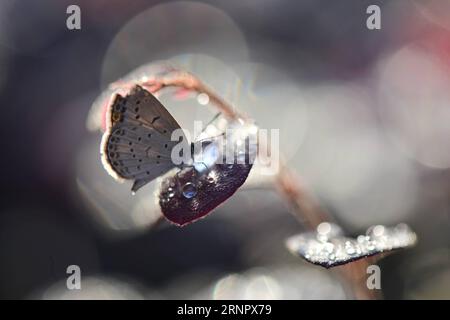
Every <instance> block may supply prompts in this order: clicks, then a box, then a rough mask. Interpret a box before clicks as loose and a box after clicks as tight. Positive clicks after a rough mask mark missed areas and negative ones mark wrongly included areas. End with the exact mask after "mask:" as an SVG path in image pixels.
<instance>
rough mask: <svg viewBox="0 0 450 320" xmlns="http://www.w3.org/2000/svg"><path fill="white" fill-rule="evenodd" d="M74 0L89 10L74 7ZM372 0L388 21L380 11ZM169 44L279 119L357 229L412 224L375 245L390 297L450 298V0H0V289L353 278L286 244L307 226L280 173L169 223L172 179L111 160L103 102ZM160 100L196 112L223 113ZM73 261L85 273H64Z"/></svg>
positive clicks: (218, 288)
mask: <svg viewBox="0 0 450 320" xmlns="http://www.w3.org/2000/svg"><path fill="white" fill-rule="evenodd" d="M71 4H76V5H78V6H79V7H80V9H81V29H80V30H68V28H67V27H66V19H67V18H68V16H69V15H68V14H66V9H67V7H68V6H69V5H71ZM372 4H376V5H379V6H380V8H381V29H380V30H368V29H367V27H366V20H367V18H368V16H369V15H368V14H367V13H366V9H367V7H368V6H369V5H372ZM161 60H165V61H170V62H171V63H173V64H175V65H178V66H180V67H182V68H185V69H187V70H189V71H191V72H193V73H195V74H196V75H198V76H199V77H200V78H201V79H202V80H204V81H205V82H206V83H207V84H209V85H210V86H211V87H213V88H214V89H215V90H216V91H217V92H219V93H220V94H221V95H222V96H223V97H224V98H226V99H227V100H228V101H230V102H232V103H233V104H234V105H236V106H237V107H238V108H240V109H242V110H243V111H245V112H247V113H249V114H251V115H252V116H253V117H254V118H255V119H256V121H257V122H258V123H259V125H260V127H261V128H265V129H271V128H275V129H280V147H281V151H282V152H283V153H284V154H285V156H286V159H287V161H288V164H289V165H290V166H292V167H293V168H295V170H296V171H297V172H298V174H299V175H300V176H301V177H302V179H303V180H304V181H305V182H306V183H307V185H308V186H309V187H310V190H311V191H312V192H313V193H314V194H315V195H316V197H317V198H318V199H319V200H320V203H321V204H322V205H323V206H324V207H325V208H326V209H327V210H329V211H330V212H331V213H332V214H333V216H334V217H335V218H336V220H337V221H338V222H339V223H340V224H341V226H342V227H343V228H344V229H345V231H346V232H347V234H349V235H357V234H360V233H363V232H365V230H366V229H367V227H369V226H370V225H372V224H385V225H393V224H396V223H398V222H406V223H408V224H409V225H410V226H411V227H412V228H413V230H415V231H416V233H417V235H418V238H419V242H418V245H417V246H416V247H415V248H413V249H409V250H405V251H402V252H399V253H396V254H393V255H390V256H388V257H386V258H384V259H383V260H381V261H380V263H379V265H380V267H381V271H382V274H381V281H382V289H383V295H384V298H386V299H432V298H438V299H449V298H450V289H449V288H450V259H449V244H450V233H449V231H450V222H449V212H450V143H449V142H450V105H449V103H450V3H449V2H448V1H446V0H442V1H438V0H433V1H419V0H417V1H414V0H397V1H377V0H370V1H369V0H367V1H365V0H347V1H332V0H328V1H324V0H301V1H287V0H282V1H280V0H276V1H275V0H260V1H250V0H239V1H228V0H227V1H225V0H217V1H166V2H161V1H144V0H128V1H126V2H125V1H118V0H108V1H107V0H95V1H88V0H86V1H66V0H62V1H50V0H42V1H32V0H21V1H18V0H16V1H15V0H2V1H1V2H0V70H1V72H0V106H1V114H2V116H3V119H4V120H5V121H4V122H3V123H2V125H1V126H0V131H1V136H2V148H1V150H2V156H1V157H0V159H1V160H0V161H1V168H2V173H1V182H2V183H1V194H0V298H4V299H12V298H19V299H30V298H33V299H59V298H64V299H66V298H67V299H72V298H115V299H129V298H131V299H174V298H178V299H195V298H205V299H221V298H236V299H239V298H242V299H246V298H254V299H262V298H272V299H346V298H352V297H351V296H349V295H348V293H347V292H346V291H345V290H344V289H343V287H342V286H341V284H340V282H339V281H338V278H337V277H336V274H335V273H333V272H330V271H327V270H325V269H323V268H321V267H317V266H312V265H310V264H307V263H306V262H304V261H303V260H302V259H300V258H298V257H294V256H292V255H291V254H290V253H289V252H288V251H287V249H286V248H285V239H286V238H287V237H289V236H291V235H293V234H296V233H299V232H301V231H303V230H304V229H305V227H304V226H303V225H301V224H298V223H297V222H296V220H295V219H294V218H293V217H292V216H291V215H290V214H289V213H288V211H287V209H286V207H285V204H284V203H283V201H282V200H281V199H280V197H279V196H278V195H277V194H276V193H275V192H273V191H272V190H271V189H270V188H267V185H263V184H260V183H257V182H252V181H255V180H253V179H252V178H250V180H249V181H248V183H246V185H244V186H243V187H242V189H241V190H240V191H239V192H238V193H237V194H235V195H234V196H233V197H232V198H231V199H230V200H229V201H227V202H226V203H224V204H223V205H222V206H221V207H219V208H218V209H217V210H216V211H215V212H214V213H212V214H211V215H210V216H208V217H207V218H206V219H203V220H201V221H198V222H196V223H194V224H192V225H189V226H187V227H184V228H177V227H174V226H171V225H169V224H168V223H163V224H162V225H158V226H154V222H155V221H156V220H157V219H158V217H159V216H160V213H159V210H158V206H157V205H156V204H155V196H154V192H155V188H156V185H157V182H153V183H151V184H149V185H147V186H146V187H145V188H143V189H142V190H141V191H140V192H139V193H138V194H137V195H136V196H132V195H131V193H130V191H129V190H130V185H129V184H118V183H116V182H115V181H114V180H113V179H112V178H111V177H110V176H109V175H108V174H107V173H106V171H105V170H103V168H102V166H101V163H100V160H99V144H100V139H101V132H100V131H98V130H97V129H98V128H97V127H96V124H97V123H98V117H97V116H96V113H95V108H94V109H92V110H91V106H92V104H93V102H94V101H95V99H96V98H97V97H98V96H99V95H100V94H101V92H102V91H103V90H104V89H105V88H106V86H107V85H108V84H109V83H110V82H112V81H114V80H116V79H118V78H120V77H123V76H126V75H130V72H131V78H132V77H133V76H135V75H136V74H139V72H142V69H141V70H137V71H133V70H136V69H137V68H139V67H140V66H143V65H146V67H145V68H149V69H145V70H150V69H152V68H157V67H158V64H157V63H156V64H155V62H158V61H161ZM145 70H144V71H145ZM161 100H162V101H163V103H164V104H165V105H166V106H167V108H168V109H169V110H170V112H171V113H172V114H173V115H174V116H175V118H176V119H177V120H178V121H179V122H180V124H181V125H182V126H183V127H186V128H188V129H191V127H192V125H193V120H203V121H207V120H208V119H210V118H211V117H212V116H213V115H214V111H213V109H211V108H210V107H209V106H206V107H205V106H203V105H201V101H200V103H199V101H197V100H196V99H195V97H187V99H185V100H183V101H179V100H177V99H174V98H173V97H171V96H170V95H164V96H162V97H161ZM94 107H95V105H94ZM73 264H75V265H78V266H80V268H81V277H82V280H81V281H82V282H81V284H82V290H74V291H69V290H67V288H66V279H67V276H68V275H67V274H66V268H67V266H69V265H73Z"/></svg>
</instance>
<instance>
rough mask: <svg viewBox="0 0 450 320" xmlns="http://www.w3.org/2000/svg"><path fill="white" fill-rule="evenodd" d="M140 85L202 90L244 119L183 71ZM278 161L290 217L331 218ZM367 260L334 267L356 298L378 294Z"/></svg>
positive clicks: (313, 221) (314, 221)
mask: <svg viewBox="0 0 450 320" xmlns="http://www.w3.org/2000/svg"><path fill="white" fill-rule="evenodd" d="M141 85H142V86H144V87H145V88H146V89H147V90H149V91H151V92H153V93H156V92H157V91H159V90H161V89H162V88H164V87H179V88H184V89H188V90H192V91H194V92H197V93H205V94H207V95H208V96H209V100H210V102H211V103H212V104H213V105H214V106H215V107H216V108H217V109H218V110H219V111H220V112H221V113H222V114H223V115H224V116H225V117H227V118H228V119H230V120H236V119H239V118H241V119H244V120H246V119H248V117H247V116H246V115H244V114H241V113H240V112H238V111H237V110H236V108H234V107H233V106H232V105H230V104H228V103H227V102H226V101H225V100H223V99H222V98H221V97H220V96H219V95H217V94H216V93H215V92H214V91H213V90H212V89H210V88H209V87H207V86H206V85H205V84H203V83H202V82H201V81H200V80H199V79H198V78H196V77H195V76H194V75H192V74H190V73H187V72H179V71H175V72H170V73H168V74H167V75H165V76H162V77H160V78H154V79H150V80H147V81H145V82H143V83H142V84H141ZM259 147H262V146H259ZM281 162H282V163H281V165H280V170H279V172H278V174H277V175H276V177H275V186H276V188H277V190H278V191H279V193H280V194H281V195H282V196H283V197H284V198H285V199H286V200H287V202H288V203H289V206H290V208H291V210H290V212H291V213H292V214H293V215H294V217H296V218H297V220H299V222H300V223H302V224H306V225H307V226H308V228H310V229H312V230H315V229H316V228H317V226H318V225H319V224H320V223H321V222H331V221H333V219H332V217H331V216H330V215H329V214H328V212H326V211H325V210H324V209H322V208H321V206H320V205H319V203H318V201H317V200H316V199H315V198H314V197H313V195H312V194H311V193H309V192H308V190H307V188H305V186H304V184H302V183H301V182H300V181H301V180H300V178H299V177H297V176H296V174H295V173H294V171H293V170H291V169H290V168H289V167H288V166H287V165H286V164H285V163H284V162H283V161H281ZM369 261H370V259H369V258H367V259H362V260H359V261H356V262H352V263H348V264H346V265H343V266H340V267H336V269H337V271H338V274H339V275H340V278H341V281H342V283H343V285H344V287H346V288H347V289H349V290H351V292H352V293H353V296H354V297H355V298H356V299H377V298H379V297H380V296H379V294H378V292H377V291H375V290H369V289H368V288H367V285H366V270H367V266H369Z"/></svg>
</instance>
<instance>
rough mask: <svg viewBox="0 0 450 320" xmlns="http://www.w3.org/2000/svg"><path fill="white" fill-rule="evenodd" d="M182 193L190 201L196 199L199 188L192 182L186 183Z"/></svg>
mask: <svg viewBox="0 0 450 320" xmlns="http://www.w3.org/2000/svg"><path fill="white" fill-rule="evenodd" d="M182 191H183V196H184V197H185V198H188V199H190V198H192V197H194V196H195V195H196V194H197V188H196V187H195V186H194V185H193V184H192V183H191V182H188V183H186V184H185V185H184V186H183V189H182Z"/></svg>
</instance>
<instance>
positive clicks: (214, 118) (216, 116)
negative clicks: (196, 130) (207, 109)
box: [200, 112, 222, 135]
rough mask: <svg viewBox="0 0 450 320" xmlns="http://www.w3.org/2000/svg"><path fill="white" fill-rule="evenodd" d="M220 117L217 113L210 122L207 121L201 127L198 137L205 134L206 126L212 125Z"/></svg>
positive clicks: (220, 113)
mask: <svg viewBox="0 0 450 320" xmlns="http://www.w3.org/2000/svg"><path fill="white" fill-rule="evenodd" d="M221 115H222V112H218V113H217V114H216V115H215V116H214V117H213V118H212V119H211V120H209V122H208V123H207V124H206V125H205V126H204V127H203V129H202V131H201V132H200V135H201V134H202V133H203V132H205V130H206V128H208V126H209V125H210V124H211V123H213V122H214V121H216V119H217V118H218V117H220V116H221Z"/></svg>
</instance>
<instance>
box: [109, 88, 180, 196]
mask: <svg viewBox="0 0 450 320" xmlns="http://www.w3.org/2000/svg"><path fill="white" fill-rule="evenodd" d="M176 129H180V125H179V124H178V123H177V122H176V121H175V119H174V118H173V117H172V115H171V114H170V113H169V112H168V111H167V110H166V109H165V108H164V106H163V105H162V104H161V103H160V102H159V101H158V99H157V98H156V97H154V96H153V95H152V94H151V93H150V92H148V91H147V90H145V89H143V88H142V87H140V86H138V85H136V86H135V87H134V88H133V89H132V90H131V91H130V92H129V93H128V94H127V95H126V96H125V97H123V96H121V95H120V94H116V96H115V98H114V99H113V101H112V103H111V104H110V105H109V106H108V110H107V113H106V132H105V133H104V135H103V139H102V144H101V150H100V151H101V155H102V162H103V165H104V167H105V168H106V170H107V171H108V172H109V173H110V174H111V175H112V176H113V177H114V178H116V179H118V180H132V181H134V183H133V186H132V191H137V190H138V189H139V188H141V187H142V186H144V185H145V184H147V183H148V182H150V181H152V180H153V179H155V178H156V177H158V176H160V175H162V174H164V173H166V172H167V171H169V170H171V169H172V168H174V167H175V165H174V163H173V162H172V160H171V152H172V148H173V147H174V146H175V145H176V144H177V143H179V141H172V140H171V135H172V132H173V131H174V130H176ZM182 141H183V142H186V143H188V142H187V140H186V137H185V136H183V137H182Z"/></svg>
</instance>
